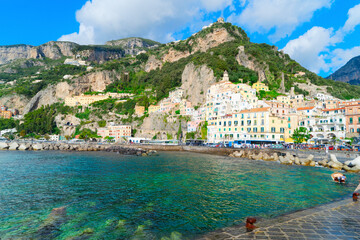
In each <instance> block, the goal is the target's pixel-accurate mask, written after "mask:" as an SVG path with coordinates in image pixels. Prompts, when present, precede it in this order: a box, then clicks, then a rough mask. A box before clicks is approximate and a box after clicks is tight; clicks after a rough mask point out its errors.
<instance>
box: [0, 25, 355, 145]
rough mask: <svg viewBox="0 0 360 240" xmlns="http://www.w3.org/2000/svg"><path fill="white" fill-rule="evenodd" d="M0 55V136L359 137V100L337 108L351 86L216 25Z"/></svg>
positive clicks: (350, 95) (4, 49)
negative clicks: (170, 38) (1, 122)
mask: <svg viewBox="0 0 360 240" xmlns="http://www.w3.org/2000/svg"><path fill="white" fill-rule="evenodd" d="M126 46H130V47H129V48H124V47H126ZM24 49H25V50H24ZM34 49H37V50H38V51H42V54H41V56H44V58H43V59H41V58H40V57H41V56H40V55H39V56H40V57H39V56H37V55H36V56H35V55H34V54H30V53H29V51H30V52H31V51H34ZM0 50H1V51H0V55H1V54H2V59H3V60H2V61H3V62H2V63H3V65H1V68H0V77H2V79H0V80H1V81H2V82H3V83H2V84H1V85H0V95H1V98H0V101H1V104H3V105H5V106H3V107H2V111H1V112H0V113H1V116H2V117H3V118H7V119H13V120H16V121H17V122H11V124H8V125H6V124H5V125H6V126H9V129H5V128H6V126H4V127H2V128H1V129H2V130H4V131H3V133H4V134H5V135H7V136H8V135H9V133H10V134H13V133H15V132H16V131H17V133H16V134H15V135H14V136H12V137H20V138H33V137H37V138H47V139H50V140H53V141H61V140H65V139H71V138H86V139H93V140H96V139H97V140H98V141H115V142H135V143H137V142H144V141H145V142H149V141H165V140H172V141H173V142H178V141H180V142H185V141H186V140H190V139H201V140H203V141H204V142H207V143H227V142H233V141H236V140H263V141H269V142H274V143H275V142H276V143H279V142H285V143H292V142H293V141H294V139H292V136H293V134H294V132H295V130H298V129H299V128H306V129H307V131H308V132H309V134H310V136H311V138H310V139H309V141H308V142H311V143H333V144H336V143H339V144H340V143H346V142H350V141H352V140H353V138H354V137H355V138H358V137H359V134H360V107H359V106H360V101H357V100H345V99H351V98H358V96H360V95H359V94H360V89H359V88H358V87H357V86H350V85H349V84H344V83H339V82H334V81H332V80H325V79H322V78H321V77H319V76H317V75H316V74H314V73H311V72H310V71H308V70H306V69H305V68H303V67H302V66H300V65H299V64H298V63H296V62H295V61H293V60H292V59H290V57H289V56H288V55H286V54H284V53H283V52H282V51H278V49H277V47H275V46H269V45H266V44H255V43H251V42H250V40H249V38H248V37H247V35H246V33H245V32H244V31H243V30H242V29H241V28H238V27H236V26H234V25H231V24H229V23H225V22H224V20H223V19H222V18H220V19H219V20H218V21H217V22H215V23H212V24H210V25H209V26H205V27H204V28H203V30H202V31H200V32H199V33H195V34H193V35H192V36H191V37H190V38H189V39H187V40H183V41H176V42H172V43H168V44H163V45H161V44H159V43H156V42H153V41H151V40H146V39H140V38H130V39H124V40H119V41H112V42H109V43H107V45H104V46H91V45H90V46H81V45H77V44H74V43H69V42H50V43H47V44H44V45H41V46H39V47H30V46H5V47H0ZM22 51H24V52H22ZM126 54H128V55H126ZM17 57H19V58H21V59H17ZM34 57H36V59H34ZM22 58H26V59H25V60H24V59H22ZM19 64H20V65H19ZM334 96H338V97H339V98H336V97H334ZM340 98H341V99H340ZM7 105H9V106H7ZM7 108H9V110H7ZM17 108H19V111H18V110H16V109H17ZM19 114H20V115H19ZM10 127H11V128H10Z"/></svg>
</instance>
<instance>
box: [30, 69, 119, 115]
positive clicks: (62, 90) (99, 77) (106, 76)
mask: <svg viewBox="0 0 360 240" xmlns="http://www.w3.org/2000/svg"><path fill="white" fill-rule="evenodd" d="M114 79H116V76H115V75H114V74H113V73H112V72H109V71H101V72H94V73H90V74H87V75H85V76H82V77H79V78H76V79H73V83H72V84H68V83H67V82H60V83H58V84H56V85H51V86H49V87H47V88H46V89H44V90H41V91H40V92H38V93H37V94H36V95H35V96H34V97H33V98H32V99H31V100H30V101H29V102H28V103H27V104H26V106H25V108H24V114H26V113H28V112H31V111H34V110H36V109H38V108H40V107H41V106H44V105H51V104H54V103H56V102H59V101H60V100H63V99H65V98H66V97H70V96H73V95H80V94H82V93H84V92H86V91H89V90H90V89H91V90H92V91H95V92H101V91H104V90H105V88H106V86H107V85H109V84H110V83H111V82H112V81H113V80H114Z"/></svg>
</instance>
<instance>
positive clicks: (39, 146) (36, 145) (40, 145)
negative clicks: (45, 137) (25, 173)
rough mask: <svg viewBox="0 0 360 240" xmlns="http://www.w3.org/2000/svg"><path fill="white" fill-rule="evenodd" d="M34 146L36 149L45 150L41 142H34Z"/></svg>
mask: <svg viewBox="0 0 360 240" xmlns="http://www.w3.org/2000/svg"><path fill="white" fill-rule="evenodd" d="M32 148H33V150H34V151H40V150H43V149H44V147H43V145H42V144H40V143H37V144H34V145H33V146H32Z"/></svg>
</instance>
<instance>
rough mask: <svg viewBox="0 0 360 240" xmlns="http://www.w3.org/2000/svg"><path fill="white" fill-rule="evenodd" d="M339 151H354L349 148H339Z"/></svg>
mask: <svg viewBox="0 0 360 240" xmlns="http://www.w3.org/2000/svg"><path fill="white" fill-rule="evenodd" d="M337 150H338V151H352V150H353V149H352V148H351V147H348V146H338V148H337Z"/></svg>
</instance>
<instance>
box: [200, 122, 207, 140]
mask: <svg viewBox="0 0 360 240" xmlns="http://www.w3.org/2000/svg"><path fill="white" fill-rule="evenodd" d="M207 127H208V122H207V121H205V122H204V123H202V124H201V139H203V140H206V139H207V131H208V129H207Z"/></svg>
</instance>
